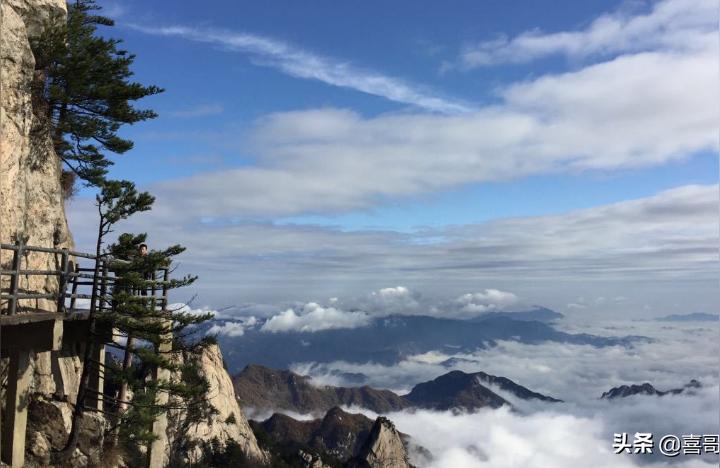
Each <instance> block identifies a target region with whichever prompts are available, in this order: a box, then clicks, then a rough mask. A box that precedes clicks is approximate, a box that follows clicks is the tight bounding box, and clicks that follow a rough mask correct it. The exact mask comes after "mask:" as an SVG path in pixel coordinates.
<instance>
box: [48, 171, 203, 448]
mask: <svg viewBox="0 0 720 468" xmlns="http://www.w3.org/2000/svg"><path fill="white" fill-rule="evenodd" d="M153 201H154V198H153V197H152V196H151V195H150V194H149V193H147V192H138V191H137V189H136V188H135V184H133V183H132V182H129V181H108V180H105V181H101V182H100V193H99V194H98V195H97V197H96V205H97V208H98V214H99V222H98V234H97V241H96V255H97V258H98V259H99V260H100V261H97V262H96V267H95V277H98V276H99V275H101V274H103V275H104V274H105V273H104V272H103V271H101V268H100V265H101V264H104V265H106V266H107V269H108V270H109V272H111V273H113V274H114V282H113V283H114V284H113V288H112V291H111V293H110V294H109V296H105V297H101V296H100V295H99V294H98V290H97V288H93V294H92V298H91V300H90V301H91V302H90V304H91V305H90V312H89V317H88V320H89V329H88V336H87V340H86V342H85V345H86V346H85V353H84V360H83V362H84V366H83V371H82V374H81V377H80V384H79V388H78V396H77V401H76V405H75V410H74V412H73V420H72V427H71V430H70V435H69V437H68V441H67V443H66V446H65V447H64V448H63V450H62V451H61V452H60V453H58V454H57V460H58V461H63V460H66V459H67V457H69V456H71V455H72V453H73V451H74V449H75V447H76V445H77V442H78V436H79V428H80V421H81V420H82V417H83V414H84V413H85V411H86V410H88V408H86V406H85V404H86V401H87V399H88V397H89V396H90V394H91V392H92V390H90V389H89V378H90V374H91V370H92V369H94V368H97V367H98V366H99V367H101V370H102V373H103V374H104V375H105V376H106V378H107V379H110V380H114V381H115V382H116V383H119V384H120V385H126V386H127V388H128V389H129V390H130V393H132V395H133V398H132V400H131V401H129V400H125V399H123V400H121V401H117V400H116V401H115V402H114V403H115V404H114V405H113V406H114V408H115V422H116V424H118V427H120V428H121V430H120V431H119V436H120V438H121V439H122V440H123V441H124V442H125V443H126V444H125V445H126V447H127V448H130V449H137V448H138V446H140V445H148V444H149V443H150V442H152V440H154V438H155V436H154V435H153V433H152V423H153V421H155V419H156V418H157V417H158V415H159V414H160V413H162V412H166V411H168V410H169V409H170V408H183V409H184V410H187V408H188V407H192V411H191V412H192V414H194V415H197V417H198V418H201V417H209V415H210V412H211V408H210V407H209V404H208V403H207V400H206V394H207V390H208V384H207V382H206V381H205V379H204V378H203V377H202V376H201V375H200V374H199V371H198V369H197V366H196V365H195V364H194V361H193V359H192V358H190V359H187V358H186V359H184V360H179V359H178V356H186V357H187V356H192V355H194V354H197V352H198V351H199V350H200V348H201V347H202V346H204V345H206V344H207V343H208V340H206V339H199V340H192V339H191V337H190V335H191V331H188V330H187V328H188V327H189V326H191V325H197V324H200V323H202V322H204V321H207V320H209V319H211V318H212V314H201V315H195V314H191V313H189V312H186V311H184V310H182V309H178V310H173V309H171V308H169V307H168V304H166V303H165V302H164V299H163V297H158V296H157V295H154V294H152V291H154V290H158V289H160V290H166V291H167V290H170V289H175V288H179V287H183V286H187V285H189V284H192V283H193V282H194V281H195V279H196V277H194V276H185V277H183V278H179V279H174V278H170V277H169V274H168V275H163V277H161V278H158V277H157V276H156V272H158V271H168V273H169V269H170V267H171V263H172V258H173V257H175V256H176V255H178V254H180V253H182V252H183V251H184V250H185V249H184V248H183V247H181V246H179V245H173V246H170V247H168V248H166V249H163V250H153V251H150V252H148V254H147V255H144V256H139V255H136V254H134V252H137V251H138V246H139V244H140V243H143V242H144V241H145V238H146V235H145V234H140V235H132V234H127V233H126V234H122V235H121V236H120V237H119V238H118V241H117V242H116V243H114V244H112V245H110V246H108V247H107V248H103V246H104V243H105V238H106V236H107V235H108V234H109V233H111V232H112V227H113V226H114V225H115V224H116V223H118V222H119V221H122V220H124V219H127V218H128V217H130V216H132V215H133V214H135V213H138V212H142V211H147V210H149V209H150V208H151V206H152V203H153ZM146 291H150V294H143V292H146ZM100 325H103V326H104V328H106V329H112V330H114V331H115V332H116V333H118V334H119V335H121V336H124V337H126V338H130V337H133V339H132V340H131V339H127V340H126V342H125V345H124V346H120V345H118V344H117V343H116V342H115V340H111V341H108V342H106V343H102V344H97V343H96V339H97V338H96V337H97V336H99V334H98V330H99V328H100ZM113 335H115V333H113ZM98 345H100V346H105V345H109V346H115V347H119V348H121V349H124V350H125V352H126V353H127V355H128V356H129V361H132V362H134V365H133V366H132V367H131V366H121V367H119V368H118V367H113V366H108V365H106V363H99V362H94V361H92V359H91V356H93V354H94V353H93V351H94V347H95V346H98ZM163 345H165V346H163ZM163 350H167V351H163ZM158 369H165V370H167V371H169V372H170V374H171V375H176V376H180V378H179V379H177V378H176V379H155V378H152V376H153V374H157V370H158ZM161 392H163V393H164V394H166V395H169V396H171V397H172V398H171V399H169V400H168V401H167V403H164V404H159V403H158V400H159V399H158V395H159V394H160V393H161ZM106 398H107V399H109V400H111V401H112V396H110V395H108V396H106ZM108 406H111V405H108ZM123 407H126V408H127V411H120V410H121V409H124V408H123ZM107 409H110V408H109V407H108V408H106V412H107ZM134 452H135V453H140V452H139V451H137V450H134Z"/></svg>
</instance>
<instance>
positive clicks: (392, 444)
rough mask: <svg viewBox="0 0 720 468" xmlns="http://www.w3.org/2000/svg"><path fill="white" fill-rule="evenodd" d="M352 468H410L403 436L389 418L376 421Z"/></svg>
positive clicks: (353, 461)
mask: <svg viewBox="0 0 720 468" xmlns="http://www.w3.org/2000/svg"><path fill="white" fill-rule="evenodd" d="M349 465H350V466H353V467H358V468H366V467H367V468H386V467H390V466H391V467H393V468H410V467H411V465H410V461H409V460H408V454H407V451H406V450H405V444H404V443H403V440H402V437H401V434H400V433H399V432H398V430H397V429H395V425H394V424H393V423H392V421H390V420H389V419H387V418H384V417H382V416H381V417H379V418H377V419H376V420H375V424H373V427H372V429H371V430H370V435H369V436H368V437H367V439H366V441H365V444H364V445H363V447H362V449H361V450H360V453H359V454H358V456H357V457H355V458H354V459H353V460H351V462H350V464H349Z"/></svg>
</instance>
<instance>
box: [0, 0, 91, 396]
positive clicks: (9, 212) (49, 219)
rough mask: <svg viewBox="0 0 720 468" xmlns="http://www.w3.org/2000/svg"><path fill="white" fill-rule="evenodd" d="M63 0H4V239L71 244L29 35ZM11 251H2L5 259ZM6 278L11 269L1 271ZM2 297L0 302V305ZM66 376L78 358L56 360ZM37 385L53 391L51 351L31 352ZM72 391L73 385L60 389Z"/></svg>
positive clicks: (34, 262)
mask: <svg viewBox="0 0 720 468" xmlns="http://www.w3.org/2000/svg"><path fill="white" fill-rule="evenodd" d="M65 8H66V5H65V0H3V1H2V2H0V54H1V55H0V242H2V243H13V242H14V241H15V240H16V239H18V238H19V237H23V238H26V239H27V242H28V243H29V244H32V245H37V246H42V247H57V248H62V247H72V236H71V235H70V232H69V230H68V225H67V220H66V218H65V207H64V200H63V191H62V187H61V184H60V174H61V166H60V161H59V159H58V158H57V156H56V155H55V152H54V151H53V147H52V144H51V142H50V138H49V135H48V132H47V130H46V128H47V127H46V125H45V124H44V119H43V118H41V117H40V113H41V110H40V108H41V107H42V106H41V105H40V104H38V103H37V102H34V101H33V96H32V87H33V86H32V85H33V81H34V80H35V79H36V77H37V72H36V70H35V58H34V56H33V53H32V50H31V48H30V38H31V37H33V36H34V35H37V34H38V33H39V32H40V30H41V27H42V25H43V23H44V22H45V21H46V20H47V18H49V17H50V16H51V15H52V14H61V15H62V14H64V13H65ZM11 260H12V259H11V256H10V255H8V254H7V252H2V251H0V267H2V268H6V267H7V266H8V265H9V263H10V261H11ZM24 262H25V263H24V265H25V266H24V267H25V268H27V269H38V270H47V269H51V268H54V266H55V262H56V259H55V258H54V257H53V256H51V255H48V254H43V253H29V254H27V255H26V256H25V258H24ZM3 280H5V281H7V277H3ZM20 288H23V289H30V290H33V291H38V292H48V293H53V292H56V291H57V280H56V279H55V278H52V277H50V278H48V277H44V276H26V277H22V278H21V280H20ZM20 306H21V308H22V307H26V308H42V309H44V310H54V308H55V303H54V301H49V300H37V301H29V300H26V301H21V302H20ZM2 307H4V305H0V308H2ZM59 362H60V363H61V367H62V368H63V371H65V373H66V374H67V375H68V376H72V375H75V373H76V371H77V365H78V363H77V362H75V361H74V360H73V359H70V358H68V359H63V360H61V361H59ZM33 365H34V370H35V379H34V389H35V391H36V392H39V393H42V394H45V395H50V394H52V393H54V392H55V391H56V388H55V383H54V381H53V379H52V372H51V366H50V353H40V354H38V356H36V358H35V359H34V360H33ZM59 390H61V391H62V392H63V393H66V394H67V393H69V394H72V389H71V388H65V389H59Z"/></svg>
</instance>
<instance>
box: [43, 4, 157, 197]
mask: <svg viewBox="0 0 720 468" xmlns="http://www.w3.org/2000/svg"><path fill="white" fill-rule="evenodd" d="M99 9H100V7H98V6H97V5H95V2H94V0H76V1H75V2H74V3H69V4H68V13H67V18H66V19H63V18H61V17H59V16H53V17H51V18H50V19H49V20H48V21H47V22H46V25H45V28H44V30H43V33H42V34H40V35H39V36H38V37H37V38H36V39H34V40H33V41H32V43H31V46H32V50H33V54H34V56H35V70H36V72H35V79H34V83H33V100H34V102H35V103H36V105H35V107H36V108H39V109H41V112H40V113H41V114H44V118H45V123H46V129H47V131H48V133H50V137H51V139H52V143H53V146H54V149H55V153H56V154H57V155H58V157H59V158H60V159H61V160H62V161H63V162H64V163H65V166H66V169H65V173H64V175H63V185H64V186H65V188H66V191H68V190H70V191H71V190H72V186H73V180H74V176H77V177H79V178H80V179H82V180H84V181H86V183H88V184H90V185H98V184H99V183H100V181H102V179H103V178H104V177H105V175H106V174H107V168H108V167H109V166H110V165H112V161H111V160H110V159H109V158H108V155H107V154H106V152H112V153H116V154H122V153H125V152H126V151H128V150H130V149H131V148H132V147H133V142H132V141H131V140H128V139H125V138H121V137H120V136H118V130H119V129H120V127H121V126H122V125H124V124H133V123H136V122H140V121H143V120H147V119H152V118H155V117H157V114H156V113H155V112H154V111H152V110H146V109H136V108H135V107H133V105H132V102H133V101H137V100H138V99H142V98H144V97H147V96H151V95H154V94H157V93H160V92H162V91H163V90H162V89H161V88H159V87H157V86H144V85H142V84H140V83H137V82H133V81H131V77H132V76H133V72H132V71H131V70H130V67H131V65H132V64H133V62H134V60H135V55H132V54H129V53H128V52H127V51H126V50H123V49H121V48H120V47H119V46H120V44H121V42H122V41H120V40H119V39H107V38H104V37H102V36H99V35H97V28H98V26H113V21H112V20H111V19H109V18H106V17H103V16H100V15H97V14H95V12H96V11H97V10H99ZM36 113H37V112H36ZM71 174H72V175H71ZM68 187H69V189H68Z"/></svg>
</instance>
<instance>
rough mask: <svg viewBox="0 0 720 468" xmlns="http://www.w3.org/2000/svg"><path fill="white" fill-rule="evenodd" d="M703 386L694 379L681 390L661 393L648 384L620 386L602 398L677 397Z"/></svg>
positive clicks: (604, 394)
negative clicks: (635, 396) (637, 396)
mask: <svg viewBox="0 0 720 468" xmlns="http://www.w3.org/2000/svg"><path fill="white" fill-rule="evenodd" d="M701 387H702V384H701V383H700V382H699V381H697V380H695V379H693V380H691V381H690V382H688V383H686V384H685V385H684V386H682V387H681V388H674V389H671V390H667V391H664V392H663V391H660V390H658V389H656V388H655V387H653V386H652V385H651V384H650V383H648V382H646V383H644V384H641V385H635V384H633V385H620V386H619V387H613V388H611V389H610V390H608V391H607V392H605V393H603V394H602V396H601V397H600V398H602V399H605V400H613V399H616V398H625V397H629V396H633V395H652V396H663V395H677V394H679V393H686V392H687V393H692V392H693V391H694V390H697V389H698V388H701Z"/></svg>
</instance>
